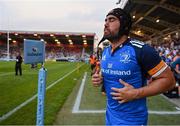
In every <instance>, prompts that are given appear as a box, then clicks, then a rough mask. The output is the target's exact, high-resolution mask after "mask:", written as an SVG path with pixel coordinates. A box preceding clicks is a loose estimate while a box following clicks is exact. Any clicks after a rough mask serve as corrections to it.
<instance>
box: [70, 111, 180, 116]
mask: <svg viewBox="0 0 180 126" xmlns="http://www.w3.org/2000/svg"><path fill="white" fill-rule="evenodd" d="M105 112H106V110H78V111H76V112H74V113H86V114H90V113H105ZM148 113H149V114H156V115H177V114H180V111H151V110H149V111H148Z"/></svg>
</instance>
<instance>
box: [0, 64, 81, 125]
mask: <svg viewBox="0 0 180 126" xmlns="http://www.w3.org/2000/svg"><path fill="white" fill-rule="evenodd" d="M82 65H84V64H82ZM82 65H81V66H82ZM81 66H79V67H77V68H75V69H74V70H72V71H71V72H69V73H67V74H66V75H64V76H63V77H61V78H59V79H58V80H56V81H55V82H53V83H51V84H50V85H49V86H48V87H47V88H46V90H48V89H50V88H51V87H52V86H54V85H55V84H57V83H58V82H60V81H61V80H63V79H64V78H66V77H67V76H69V75H70V74H71V73H73V72H74V71H76V70H77V69H79V68H80V67H81ZM36 97H37V94H35V95H33V96H32V97H31V98H29V99H28V100H26V101H25V102H23V103H22V104H20V105H18V106H17V107H15V108H14V109H12V110H11V111H9V112H8V113H6V114H4V115H2V116H1V117H0V122H1V121H3V120H5V119H7V118H8V117H9V116H11V115H12V114H13V113H15V112H16V111H17V110H19V109H21V108H22V107H23V106H25V105H27V104H28V103H30V102H31V101H32V100H34V99H35V98H36Z"/></svg>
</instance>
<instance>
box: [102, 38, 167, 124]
mask: <svg viewBox="0 0 180 126" xmlns="http://www.w3.org/2000/svg"><path fill="white" fill-rule="evenodd" d="M111 50H112V48H111V46H109V47H107V48H105V49H104V51H103V54H102V59H101V72H102V76H103V82H104V86H105V90H106V94H107V109H106V125H146V124H147V119H148V113H147V107H146V98H141V99H136V100H133V101H129V102H127V103H118V101H117V100H114V99H112V95H111V94H110V93H111V92H113V91H112V90H111V88H112V87H116V88H122V87H123V85H122V84H120V82H119V79H122V80H124V81H125V82H127V83H129V84H131V85H132V86H133V87H134V88H140V87H142V86H144V85H145V84H146V78H147V76H151V77H156V76H158V75H159V74H160V73H162V72H163V71H164V70H165V69H166V67H167V65H166V64H165V63H164V62H163V61H162V60H161V58H160V57H159V55H158V53H157V52H156V51H155V50H154V49H153V48H152V47H150V46H148V45H147V44H144V43H142V42H140V41H137V40H133V39H128V40H127V41H126V42H125V43H123V44H122V45H121V46H119V47H118V48H116V49H115V50H114V51H113V52H112V51H111Z"/></svg>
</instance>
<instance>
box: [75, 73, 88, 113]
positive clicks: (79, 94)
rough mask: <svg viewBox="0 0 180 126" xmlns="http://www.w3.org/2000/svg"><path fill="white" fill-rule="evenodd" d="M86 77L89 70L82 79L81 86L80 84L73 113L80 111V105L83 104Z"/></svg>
mask: <svg viewBox="0 0 180 126" xmlns="http://www.w3.org/2000/svg"><path fill="white" fill-rule="evenodd" d="M86 77H87V72H85V73H84V77H83V79H82V82H81V86H80V89H79V92H78V94H77V97H76V101H75V104H74V107H73V110H72V113H77V112H78V111H79V106H80V104H81V97H82V93H83V90H84V85H85V82H86Z"/></svg>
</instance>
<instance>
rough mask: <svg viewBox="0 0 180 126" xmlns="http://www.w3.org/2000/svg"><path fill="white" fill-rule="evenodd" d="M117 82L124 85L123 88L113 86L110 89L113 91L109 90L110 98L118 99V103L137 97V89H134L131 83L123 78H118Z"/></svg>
mask: <svg viewBox="0 0 180 126" xmlns="http://www.w3.org/2000/svg"><path fill="white" fill-rule="evenodd" d="M119 82H120V83H121V84H122V85H124V87H123V88H114V87H112V88H111V89H112V90H113V91H114V92H111V95H112V98H113V99H114V100H118V102H119V103H125V102H128V101H131V100H134V99H136V98H137V96H138V94H139V91H138V89H135V88H134V87H133V86H132V85H130V84H128V83H126V82H124V81H123V80H121V79H120V80H119Z"/></svg>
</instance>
